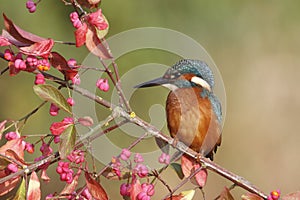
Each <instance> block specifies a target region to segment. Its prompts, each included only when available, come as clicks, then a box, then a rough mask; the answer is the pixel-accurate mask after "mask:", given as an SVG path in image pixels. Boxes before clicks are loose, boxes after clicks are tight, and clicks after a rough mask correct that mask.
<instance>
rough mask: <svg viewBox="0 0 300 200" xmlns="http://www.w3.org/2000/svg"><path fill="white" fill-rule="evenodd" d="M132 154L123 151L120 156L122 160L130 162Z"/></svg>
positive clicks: (126, 150)
mask: <svg viewBox="0 0 300 200" xmlns="http://www.w3.org/2000/svg"><path fill="white" fill-rule="evenodd" d="M130 155H131V152H130V151H129V150H128V149H123V150H122V153H121V155H120V158H121V159H122V160H128V159H129V158H130Z"/></svg>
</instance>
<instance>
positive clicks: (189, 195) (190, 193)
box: [165, 190, 195, 200]
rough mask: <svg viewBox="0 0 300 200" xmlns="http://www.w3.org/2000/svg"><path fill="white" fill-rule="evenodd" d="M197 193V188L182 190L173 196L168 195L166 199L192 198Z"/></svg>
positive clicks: (184, 199) (182, 199) (183, 199)
mask: <svg viewBox="0 0 300 200" xmlns="http://www.w3.org/2000/svg"><path fill="white" fill-rule="evenodd" d="M194 195H195V190H188V191H182V192H181V193H180V194H178V195H173V196H172V198H171V197H168V198H166V199H165V200H192V199H193V197H194Z"/></svg>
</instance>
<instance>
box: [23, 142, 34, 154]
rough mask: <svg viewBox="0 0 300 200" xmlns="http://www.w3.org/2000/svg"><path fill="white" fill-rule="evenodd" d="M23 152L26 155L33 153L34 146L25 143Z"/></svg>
mask: <svg viewBox="0 0 300 200" xmlns="http://www.w3.org/2000/svg"><path fill="white" fill-rule="evenodd" d="M25 150H26V151H27V152H28V153H33V152H34V145H33V144H31V143H28V142H26V144H25Z"/></svg>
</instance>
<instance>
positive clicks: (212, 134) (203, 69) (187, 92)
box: [135, 59, 222, 160]
mask: <svg viewBox="0 0 300 200" xmlns="http://www.w3.org/2000/svg"><path fill="white" fill-rule="evenodd" d="M159 85H162V86H165V87H167V88H169V89H170V90H171V91H170V93H169V95H168V98H167V102H166V115H167V125H168V129H169V132H170V135H171V136H172V137H173V138H174V139H175V141H181V142H183V143H184V144H186V145H187V146H189V147H190V148H191V149H193V150H194V151H197V152H199V153H200V154H201V155H203V156H206V157H208V158H210V159H211V160H212V159H213V153H214V152H216V150H217V147H218V146H220V144H221V131H222V130H221V123H222V110H221V104H220V102H219V100H218V98H217V97H216V96H215V95H214V93H213V87H214V76H213V73H212V71H211V69H210V68H209V67H208V65H207V64H206V63H205V62H203V61H199V60H191V59H183V60H180V61H179V62H177V63H176V64H175V65H173V66H172V67H170V68H169V69H168V70H167V71H166V72H165V74H164V75H163V76H162V77H160V78H157V79H154V80H151V81H147V82H145V83H141V84H139V85H137V86H135V87H136V88H145V87H152V86H159Z"/></svg>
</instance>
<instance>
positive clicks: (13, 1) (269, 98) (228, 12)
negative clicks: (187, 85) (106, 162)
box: [0, 0, 300, 199]
mask: <svg viewBox="0 0 300 200" xmlns="http://www.w3.org/2000/svg"><path fill="white" fill-rule="evenodd" d="M101 8H102V9H103V12H104V14H105V15H106V17H107V18H108V20H109V22H110V31H109V34H108V36H112V35H114V34H117V33H119V32H122V31H125V30H128V29H132V28H138V27H145V26H154V27H164V28H169V29H174V30H176V31H179V32H182V33H184V34H186V35H188V36H190V37H192V38H194V39H195V40H196V41H197V42H199V43H200V44H202V45H203V46H204V48H205V49H206V50H207V51H208V53H209V54H210V55H211V57H212V58H213V60H214V61H215V63H216V64H217V66H218V68H219V70H220V73H221V74H222V77H223V80H224V85H225V88H226V94H227V105H226V106H227V113H226V114H227V115H226V119H225V125H224V128H223V141H222V146H221V148H220V149H219V151H218V152H217V155H216V156H215V161H216V162H217V163H218V164H220V165H222V166H223V167H225V168H227V169H229V170H231V171H232V172H234V173H236V174H239V175H241V176H243V177H245V178H246V179H248V180H249V181H251V182H253V183H254V184H256V185H257V186H258V187H260V188H261V189H262V190H263V191H265V192H269V191H271V190H273V189H280V190H281V191H282V193H290V192H293V191H297V190H299V189H300V185H299V177H300V170H299V168H300V156H299V152H300V145H299V143H300V134H299V130H300V121H299V120H300V118H299V111H300V94H299V89H298V87H299V85H300V78H299V77H300V57H299V53H300V50H299V47H300V37H299V33H300V14H299V8H300V2H299V1H297V0H286V1H281V0H273V1H267V0H265V1H259V0H254V1H250V0H248V1H238V0H225V1H178V0H176V1H174V0H164V1H158V0H152V1H144V0H131V1H121V0H110V1H106V0H103V2H102V4H101ZM71 11H72V8H71V7H66V6H64V4H63V3H62V2H61V1H46V0H43V1H42V2H41V3H40V4H39V5H38V7H37V11H36V13H34V14H29V13H28V12H27V10H26V8H25V1H19V0H10V1H7V0H0V12H1V13H3V12H5V14H6V15H7V16H9V17H10V18H11V19H13V21H14V22H15V23H16V24H18V25H19V26H20V27H22V28H24V29H25V30H28V31H31V32H33V33H35V34H37V35H40V36H43V37H48V38H54V39H56V40H61V41H74V37H73V31H74V29H73V27H72V25H71V23H70V22H69V17H68V16H69V13H70V12H71ZM0 28H1V29H2V28H3V23H0ZM1 50H2V51H3V48H1ZM55 50H56V51H59V52H61V53H62V54H63V55H64V56H65V57H66V58H71V57H72V58H76V59H77V60H78V61H79V62H81V61H82V60H83V59H84V58H85V57H86V56H87V54H88V51H87V50H86V49H85V48H81V49H76V48H75V47H70V46H63V45H56V46H55ZM177 59H178V57H176V56H175V55H171V54H168V53H166V52H163V51H155V50H141V51H137V52H132V53H130V54H128V55H125V56H123V57H121V58H120V59H119V60H118V61H117V62H118V64H119V66H120V73H121V74H124V73H126V71H128V70H130V69H131V67H134V66H136V65H139V64H143V63H149V62H158V63H163V64H166V65H171V64H173V63H174V62H175V61H176V60H177ZM6 66H7V63H6V62H3V61H2V60H1V61H0V70H2V69H4V68H5V67H6ZM33 82H34V77H33V76H32V75H30V74H26V73H21V74H19V75H17V76H15V77H9V76H8V74H7V73H6V74H4V75H2V76H1V77H0V92H1V100H0V120H3V119H7V118H10V119H18V118H20V117H21V116H23V115H25V114H26V113H27V112H29V111H31V110H32V109H33V108H34V107H35V106H36V105H37V104H38V103H40V102H41V101H40V99H38V98H37V97H36V96H35V95H34V93H33V91H32V85H33ZM137 95H138V94H137ZM166 95H167V93H166V90H165V89H156V90H155V89H150V90H149V91H148V96H145V97H144V94H143V95H140V96H138V99H139V100H136V101H133V102H131V103H132V104H133V107H134V109H135V111H136V113H138V114H139V115H141V116H142V117H144V118H145V120H149V116H148V115H147V113H145V112H144V111H143V110H140V109H142V108H143V107H144V103H141V102H145V104H147V101H146V99H149V101H155V102H162V104H163V103H164V99H165V98H166ZM149 96H150V97H152V98H149ZM136 98H137V97H136ZM143 98H145V99H143ZM148 104H151V103H148ZM48 109H49V107H45V108H43V109H41V111H40V112H39V113H38V114H36V115H35V116H33V117H32V118H30V121H29V123H28V125H27V126H26V127H25V129H24V132H26V133H27V134H43V133H48V132H49V131H48V127H49V125H50V124H51V123H52V122H53V121H57V120H61V118H62V116H59V117H56V118H51V119H49V115H48ZM103 113H104V111H103ZM164 131H165V132H167V130H166V129H164ZM117 134H118V132H113V133H112V134H111V136H110V137H111V139H112V140H117V138H118V135H117ZM116 142H118V141H116ZM125 146H126V145H125ZM52 168H53V169H54V167H52ZM164 177H165V180H166V181H167V182H168V183H169V184H170V186H171V187H174V186H175V185H176V184H177V183H178V179H177V178H176V176H175V175H174V172H173V171H168V172H166V173H165V174H164ZM51 178H52V179H53V181H52V182H50V183H49V184H43V192H44V194H47V193H49V192H52V191H53V190H54V189H55V190H57V188H58V186H59V184H60V183H58V182H59V181H57V178H58V176H57V175H56V174H54V173H53V174H51ZM102 183H103V184H104V187H105V188H106V189H107V191H108V193H110V197H111V199H119V198H120V197H119V196H118V194H117V193H118V192H117V191H118V190H117V189H118V187H119V185H120V183H119V182H111V181H106V180H104V179H103V178H102ZM229 185H230V182H228V181H226V180H225V179H223V178H221V177H219V176H218V175H215V174H214V173H210V174H209V179H208V184H207V186H206V187H205V188H204V191H205V195H206V199H213V198H214V197H216V196H217V195H218V194H219V193H220V191H221V190H222V188H223V187H224V186H229ZM60 186H61V187H62V186H63V184H60ZM191 187H193V186H191V185H188V186H186V187H185V189H187V188H191ZM58 191H59V190H58ZM166 192H167V190H166V189H165V188H163V187H157V194H166ZM243 193H245V191H244V190H242V189H238V188H237V189H235V190H234V191H233V194H234V195H235V197H237V199H239V198H240V195H241V194H243ZM196 195H197V197H198V198H195V199H199V198H200V197H201V193H200V192H199V191H198V192H197V194H196ZM158 196H159V195H158ZM158 196H157V199H159V197H158ZM200 199H201V198H200Z"/></svg>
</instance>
